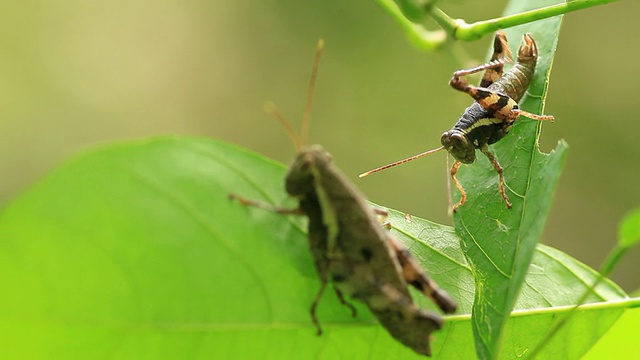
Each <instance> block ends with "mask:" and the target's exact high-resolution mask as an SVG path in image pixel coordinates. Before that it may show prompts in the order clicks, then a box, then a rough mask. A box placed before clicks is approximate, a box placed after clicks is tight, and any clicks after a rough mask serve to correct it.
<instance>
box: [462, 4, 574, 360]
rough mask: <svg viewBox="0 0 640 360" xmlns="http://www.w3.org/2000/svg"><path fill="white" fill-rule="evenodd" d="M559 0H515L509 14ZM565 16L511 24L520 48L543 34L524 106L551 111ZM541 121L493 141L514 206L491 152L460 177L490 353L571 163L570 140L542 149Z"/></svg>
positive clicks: (477, 329) (484, 352)
mask: <svg viewBox="0 0 640 360" xmlns="http://www.w3.org/2000/svg"><path fill="white" fill-rule="evenodd" d="M554 2H555V0H545V1H542V2H540V1H537V2H532V1H512V2H511V3H510V5H509V7H508V8H507V9H506V10H505V14H513V13H517V12H522V11H525V10H530V9H533V8H538V7H542V6H545V5H550V4H552V3H554ZM561 20H562V17H555V18H550V19H546V20H542V21H538V22H535V23H529V24H526V25H523V26H519V27H515V28H511V29H506V30H505V33H506V34H507V37H508V39H509V40H511V43H510V46H511V47H512V52H513V53H514V55H515V54H517V48H516V46H518V45H519V42H520V41H521V38H522V34H524V33H530V34H532V35H533V37H534V38H535V39H536V41H537V44H538V49H539V60H538V66H537V68H536V74H535V77H534V79H533V82H532V83H531V86H530V87H529V89H528V91H527V94H526V95H525V97H524V99H523V100H522V101H521V103H520V104H521V107H522V108H523V109H525V110H527V111H530V112H533V113H536V114H541V113H542V112H543V108H544V106H543V105H544V98H545V96H546V90H547V85H548V78H549V74H550V71H551V63H552V60H553V56H554V53H555V50H556V45H557V39H558V33H559V29H560V23H561ZM556 120H557V121H564V119H556ZM541 126H542V123H541V122H539V121H534V120H530V119H527V118H524V117H521V118H520V119H519V120H518V121H517V122H516V124H515V125H514V127H513V129H512V130H511V132H510V134H509V135H507V136H506V137H505V138H504V139H502V140H501V141H499V142H498V143H496V144H495V146H492V147H491V151H492V152H494V154H495V155H496V156H497V158H498V160H499V161H500V163H501V164H502V166H503V167H504V169H505V170H504V174H505V175H504V176H505V181H506V188H507V189H506V190H507V194H508V195H509V197H510V198H511V202H512V203H513V208H511V209H507V208H506V207H505V205H504V202H503V200H502V198H501V197H500V195H499V193H498V175H497V174H496V172H495V170H494V169H493V166H492V165H491V164H490V163H489V161H488V160H487V159H486V158H485V157H484V156H482V155H481V154H480V155H479V158H478V159H479V160H478V162H477V163H476V164H473V165H471V166H463V168H462V169H461V171H460V181H461V183H462V185H463V186H464V188H465V189H466V190H467V193H468V196H469V198H468V201H467V203H466V204H465V205H464V206H461V207H460V208H459V211H458V213H457V214H456V215H455V216H454V222H455V227H456V231H457V233H458V234H459V235H460V237H461V238H462V243H463V248H464V253H465V255H466V256H467V259H468V260H469V263H470V264H471V266H472V268H473V272H474V275H475V284H476V299H475V303H474V307H473V314H474V320H473V331H474V335H475V337H476V348H477V349H476V350H477V352H478V356H479V357H480V358H482V359H489V358H496V356H497V354H499V353H500V350H499V347H500V343H501V337H502V333H503V327H504V324H505V322H506V321H507V318H508V316H509V313H510V312H511V309H512V308H513V306H514V304H515V302H516V299H517V297H518V294H519V293H520V288H521V286H522V283H523V281H524V276H525V273H526V271H527V269H528V266H529V263H530V261H531V258H532V256H533V253H534V249H535V246H536V244H537V243H538V241H539V239H540V237H541V234H542V231H543V227H544V223H545V221H546V219H547V216H548V213H549V209H550V207H551V200H552V198H553V192H554V190H555V187H556V184H557V182H558V178H559V176H560V171H561V168H562V166H563V164H564V160H565V150H566V145H565V144H564V143H562V142H561V143H560V144H559V145H558V147H557V148H556V149H555V150H554V151H553V152H552V153H551V154H549V155H547V154H542V153H541V152H540V151H539V149H538V138H539V135H540V129H541ZM547 126H549V125H547ZM456 195H457V196H459V195H458V194H456Z"/></svg>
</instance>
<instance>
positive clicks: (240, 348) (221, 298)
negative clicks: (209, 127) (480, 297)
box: [0, 137, 626, 359]
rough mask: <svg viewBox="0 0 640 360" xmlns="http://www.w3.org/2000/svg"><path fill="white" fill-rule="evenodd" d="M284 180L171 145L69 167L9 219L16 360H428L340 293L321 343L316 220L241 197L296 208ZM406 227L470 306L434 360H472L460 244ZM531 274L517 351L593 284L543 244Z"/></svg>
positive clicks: (514, 337)
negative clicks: (314, 312)
mask: <svg viewBox="0 0 640 360" xmlns="http://www.w3.org/2000/svg"><path fill="white" fill-rule="evenodd" d="M338 165H339V164H338ZM284 172H285V168H284V167H283V166H282V165H280V164H277V163H275V162H273V161H271V160H269V159H266V158H264V157H262V156H259V155H257V154H253V153H250V152H248V151H246V150H243V149H240V148H237V147H235V146H232V145H228V144H225V143H221V142H217V141H214V140H207V139H197V138H173V137H172V138H158V139H152V140H146V141H139V142H130V143H123V144H114V145H110V146H107V147H105V148H102V149H98V150H94V151H91V152H88V153H85V154H83V155H81V156H78V157H76V158H75V159H72V160H71V161H69V162H67V163H66V164H64V165H62V166H60V167H59V168H58V169H56V170H55V171H53V172H52V173H51V174H49V175H48V176H46V177H45V178H44V179H43V180H42V181H40V182H39V183H38V184H36V185H35V186H33V187H32V188H31V189H29V190H28V191H26V192H25V193H24V194H22V195H21V196H20V197H19V198H18V199H16V200H15V201H14V202H13V203H12V204H10V205H9V206H8V207H7V208H6V209H5V211H4V212H3V213H2V215H1V216H0V272H1V273H2V274H4V276H2V277H1V278H0V288H2V292H3V296H2V297H0V336H2V338H3V349H2V351H3V355H4V356H5V357H7V358H29V359H38V358H41V359H43V358H52V357H55V358H82V359H91V358H124V359H131V358H145V357H146V358H206V359H212V358H225V359H246V358H252V357H255V358H265V359H270V358H273V359H276V358H277V359H288V358H292V359H294V358H295V359H307V358H308V359H311V358H314V359H316V358H320V359H342V358H345V359H346V358H349V359H377V358H380V359H388V358H402V359H411V358H418V356H417V355H416V354H415V353H414V352H413V351H412V350H410V349H407V348H405V347H403V346H402V345H400V344H399V343H397V342H396V341H394V340H393V339H392V338H391V337H390V336H389V335H388V334H387V332H386V331H385V330H384V328H382V327H381V326H380V325H378V324H377V322H376V320H375V318H374V317H373V316H372V315H371V314H370V313H369V312H368V310H367V309H366V308H365V307H363V306H361V305H360V304H358V303H356V305H357V307H358V311H359V314H358V317H357V318H355V319H354V318H351V316H350V312H349V310H348V309H346V308H345V307H343V306H342V305H341V304H340V303H339V302H338V301H337V299H336V298H335V296H333V294H332V293H331V292H330V291H328V292H327V294H325V297H324V298H323V299H322V301H321V303H320V306H319V312H318V316H319V318H320V321H321V323H322V325H323V326H324V329H325V334H324V335H323V336H321V337H318V336H316V335H315V328H314V326H313V324H312V323H311V320H310V317H309V306H310V304H311V302H312V300H313V297H314V296H315V294H316V292H317V290H318V287H319V280H318V279H317V275H316V272H315V269H314V267H313V261H312V258H311V254H310V251H309V248H308V241H307V239H306V235H305V234H304V230H303V229H304V227H305V225H304V221H303V220H301V219H299V218H295V217H292V216H281V215H278V214H273V213H270V212H267V211H264V210H262V209H256V208H247V207H245V206H242V205H240V204H238V203H236V202H232V201H229V200H228V194H229V193H230V192H234V193H237V194H240V195H243V196H246V197H249V198H252V199H259V200H263V201H265V202H268V203H272V204H276V205H289V206H294V205H295V204H293V203H292V202H291V201H290V200H289V199H287V197H286V195H285V193H284V189H283V178H284ZM403 216H404V214H400V213H396V212H393V213H392V214H391V217H390V220H391V221H392V224H394V227H395V230H393V231H394V232H396V233H397V234H398V236H399V237H400V238H401V239H402V241H404V242H405V243H406V244H407V245H408V246H410V247H411V250H412V251H413V252H414V253H415V254H416V256H417V257H418V259H419V260H420V261H421V262H423V263H425V265H426V268H427V269H428V270H429V271H430V272H431V273H432V275H433V277H434V278H435V279H436V280H437V281H438V282H439V283H440V284H441V285H442V286H443V287H444V288H445V289H447V290H448V291H449V292H451V294H452V295H453V296H454V297H455V298H456V299H457V300H458V301H459V303H460V307H461V311H460V312H459V314H458V315H456V316H453V317H450V318H449V320H448V321H447V322H446V325H445V328H444V329H443V330H442V331H440V332H438V333H436V334H435V336H434V354H435V355H436V357H437V358H443V359H449V358H459V356H462V355H464V356H465V358H472V357H473V356H474V350H473V346H472V344H473V337H472V333H471V320H470V310H471V307H472V295H473V292H474V288H473V286H474V281H473V279H472V276H471V275H472V274H471V269H470V267H469V265H468V263H467V261H466V259H465V257H464V255H463V254H462V250H461V248H460V243H459V239H458V237H457V236H456V235H455V234H454V232H453V230H452V229H451V228H448V227H444V226H441V225H436V224H432V223H429V222H426V221H423V220H420V219H417V218H414V219H413V220H412V222H411V223H408V222H406V220H404V217H403ZM531 269H532V270H531V271H530V273H529V275H528V277H527V281H526V285H525V287H524V291H523V293H522V295H521V297H520V299H519V300H518V306H517V307H518V308H520V309H533V310H529V311H525V312H523V313H520V314H518V315H517V316H516V317H514V318H513V319H512V320H509V321H507V325H506V330H505V331H506V334H505V342H506V344H507V345H505V346H504V347H503V351H511V350H510V349H512V348H513V349H515V348H517V349H522V348H523V347H528V346H531V344H534V343H535V337H533V336H529V335H527V334H533V332H534V331H543V330H544V329H546V328H547V327H548V324H549V322H550V321H553V318H554V316H553V311H556V309H555V308H550V307H551V306H558V305H566V304H570V303H571V301H572V300H573V298H572V296H571V295H575V296H578V294H579V293H580V292H581V291H582V290H583V289H585V286H586V285H585V284H589V283H590V282H591V281H592V280H593V279H594V276H595V273H594V272H593V270H591V269H589V268H587V267H586V266H584V265H583V264H581V263H579V262H578V261H576V260H574V259H572V258H571V257H569V256H567V255H565V254H563V253H560V252H558V251H557V250H553V249H550V248H548V247H539V250H538V252H536V256H535V257H534V266H532V268H531ZM625 296H626V295H625V294H624V292H622V291H621V290H620V289H619V288H618V287H617V286H615V285H614V284H613V283H611V282H609V281H605V282H603V283H602V284H601V285H600V286H599V287H598V291H597V295H596V296H595V297H594V298H593V299H592V300H594V301H606V303H605V304H606V306H605V305H603V306H601V307H600V308H593V309H591V310H589V311H588V312H585V313H584V314H579V315H580V317H579V318H580V319H582V320H581V321H589V322H590V324H591V326H590V327H585V326H581V327H580V326H577V327H567V328H570V329H574V330H572V331H574V332H573V333H570V334H574V335H575V334H576V332H578V333H579V334H589V336H590V338H589V339H592V340H593V339H595V338H596V337H597V336H598V335H599V334H601V333H602V332H604V331H605V330H606V328H607V327H608V326H609V325H610V323H612V322H613V321H615V319H616V318H617V315H618V314H619V313H620V312H621V311H622V310H620V309H621V307H623V306H624V301H618V302H615V301H614V300H620V299H625ZM416 300H417V301H418V302H419V303H420V304H422V305H425V306H430V304H428V301H426V299H424V298H423V297H421V296H416ZM539 308H547V309H548V310H545V311H541V310H539ZM557 310H558V311H560V310H561V309H557ZM529 340H530V341H531V343H529V342H527V341H529ZM523 341H524V342H523ZM590 341H591V340H590ZM510 344H513V345H510ZM561 345H562V346H563V347H566V346H565V345H566V344H561ZM588 345H590V344H587V343H586V342H585V344H580V347H576V348H575V349H573V348H572V349H571V354H572V355H575V354H581V353H583V352H584V351H586V350H587V349H588ZM550 348H551V349H554V347H550ZM567 358H577V356H576V357H573V356H571V357H567Z"/></svg>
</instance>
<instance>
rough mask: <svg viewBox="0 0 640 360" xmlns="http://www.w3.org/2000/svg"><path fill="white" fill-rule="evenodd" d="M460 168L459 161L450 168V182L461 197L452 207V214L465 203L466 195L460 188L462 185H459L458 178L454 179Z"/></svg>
mask: <svg viewBox="0 0 640 360" xmlns="http://www.w3.org/2000/svg"><path fill="white" fill-rule="evenodd" d="M460 166H462V163H461V162H460V161H456V162H454V163H453V166H452V167H451V180H453V183H454V184H455V186H456V187H457V188H458V191H460V196H461V197H460V201H459V202H458V203H457V204H455V205H453V208H452V210H453V212H456V211H457V210H458V207H459V206H461V205H464V203H465V201H467V193H466V192H465V191H464V189H463V188H462V185H460V182H459V181H458V178H456V174H457V173H458V170H460Z"/></svg>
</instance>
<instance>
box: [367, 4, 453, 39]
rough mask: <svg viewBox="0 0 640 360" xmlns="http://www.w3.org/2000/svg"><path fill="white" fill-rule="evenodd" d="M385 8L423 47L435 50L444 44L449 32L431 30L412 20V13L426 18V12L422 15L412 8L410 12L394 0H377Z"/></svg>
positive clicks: (417, 17) (417, 16) (414, 16)
mask: <svg viewBox="0 0 640 360" xmlns="http://www.w3.org/2000/svg"><path fill="white" fill-rule="evenodd" d="M376 1H377V2H378V4H380V5H381V6H382V7H383V8H385V9H386V10H387V12H389V14H391V16H392V17H393V18H394V19H396V21H397V22H398V23H399V24H400V26H402V28H403V29H404V30H405V31H406V32H407V35H408V36H409V37H410V38H411V40H412V41H413V42H414V43H415V44H416V45H417V46H418V47H420V48H421V49H424V50H435V49H437V48H440V47H441V46H442V45H444V43H445V41H446V40H447V33H446V31H445V30H443V29H438V30H429V29H427V28H426V27H425V26H424V25H422V24H420V23H418V22H415V21H412V20H411V18H412V15H413V18H414V19H419V18H424V17H425V16H426V14H425V13H422V14H421V15H422V16H420V15H417V14H416V9H415V8H412V9H411V10H410V12H409V13H408V12H407V11H408V10H407V9H406V8H405V9H401V8H400V6H399V5H398V4H396V3H395V2H394V1H393V0H376Z"/></svg>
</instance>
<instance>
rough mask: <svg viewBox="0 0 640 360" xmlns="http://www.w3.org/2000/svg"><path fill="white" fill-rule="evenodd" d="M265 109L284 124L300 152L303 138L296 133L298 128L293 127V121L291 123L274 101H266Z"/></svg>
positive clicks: (297, 150)
mask: <svg viewBox="0 0 640 360" xmlns="http://www.w3.org/2000/svg"><path fill="white" fill-rule="evenodd" d="M264 111H265V112H267V113H269V114H270V115H271V116H273V117H274V118H275V119H276V120H278V121H279V122H280V124H282V126H283V127H284V129H285V130H286V132H287V135H289V137H290V138H291V141H293V146H294V147H295V148H296V153H298V152H300V149H301V148H302V144H301V139H300V137H299V136H298V134H297V133H296V130H295V129H294V128H293V126H292V125H291V123H289V122H288V121H287V119H286V118H285V117H284V115H282V113H281V112H280V111H279V110H278V108H277V107H276V104H274V103H272V102H267V103H265V104H264Z"/></svg>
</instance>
